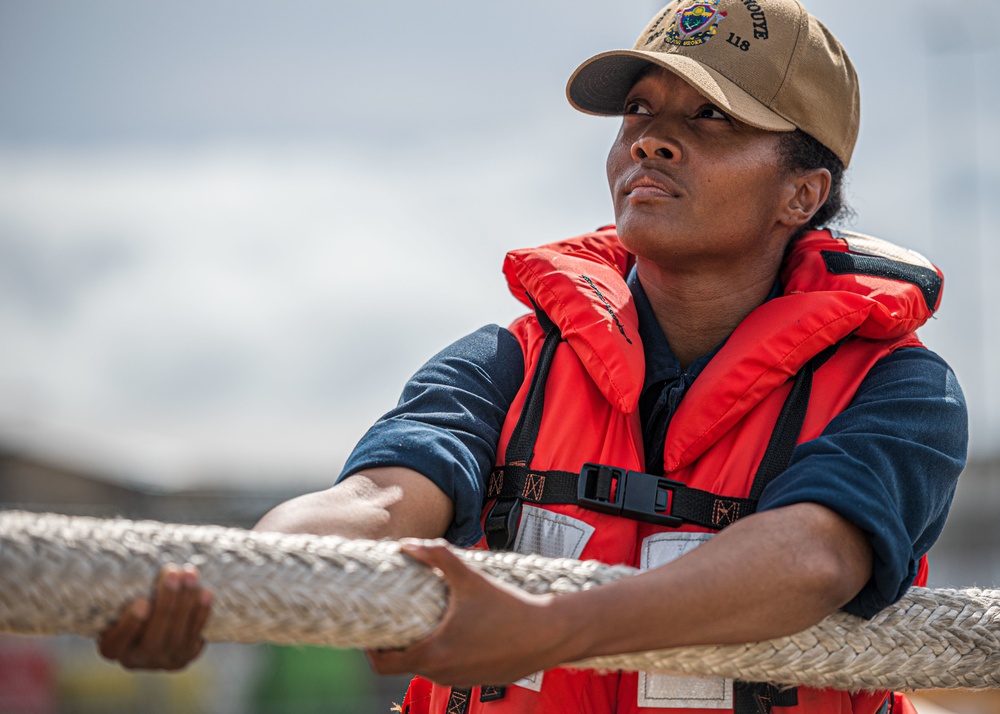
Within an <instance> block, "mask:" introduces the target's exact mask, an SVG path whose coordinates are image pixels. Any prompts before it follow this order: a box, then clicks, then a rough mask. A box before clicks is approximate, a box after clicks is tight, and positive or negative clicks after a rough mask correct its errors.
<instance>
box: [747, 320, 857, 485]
mask: <svg viewBox="0 0 1000 714" xmlns="http://www.w3.org/2000/svg"><path fill="white" fill-rule="evenodd" d="M845 339H846V338H845ZM843 343H844V340H841V341H840V342H837V343H836V344H833V345H830V346H829V347H827V348H826V349H825V350H823V351H822V352H820V353H819V354H818V355H816V356H815V357H813V358H812V359H811V360H809V361H808V362H806V363H805V365H803V366H802V369H800V370H799V373H798V374H797V375H795V382H794V383H793V384H792V389H791V391H789V392H788V396H787V397H786V398H785V403H784V404H783V405H782V407H781V413H780V414H778V420H777V421H776V422H775V423H774V431H772V432H771V439H770V440H769V441H768V443H767V450H766V451H765V452H764V456H763V458H762V459H761V460H760V464H759V465H758V466H757V473H756V475H755V476H754V479H753V486H752V487H751V488H750V499H751V500H752V501H754V502H756V501H759V500H760V497H761V494H763V493H764V488H765V487H766V486H767V485H768V484H769V483H771V481H773V480H774V479H775V478H776V477H777V476H778V475H779V474H781V473H782V472H783V471H784V470H785V469H787V468H788V464H789V463H791V461H792V452H793V451H795V444H796V443H798V440H799V434H801V433H802V425H803V424H804V423H805V420H806V412H807V411H808V409H809V395H810V393H811V392H812V380H813V373H814V372H815V371H816V370H817V369H819V368H820V367H822V366H823V365H824V364H826V361H827V360H828V359H830V358H831V357H833V355H834V354H835V353H836V352H837V350H838V349H840V346H841V345H842V344H843Z"/></svg>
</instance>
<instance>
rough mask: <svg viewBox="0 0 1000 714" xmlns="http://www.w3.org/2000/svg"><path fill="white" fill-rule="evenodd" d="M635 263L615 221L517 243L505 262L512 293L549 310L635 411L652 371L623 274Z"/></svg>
mask: <svg viewBox="0 0 1000 714" xmlns="http://www.w3.org/2000/svg"><path fill="white" fill-rule="evenodd" d="M634 263H635V258H634V256H632V255H631V254H630V253H629V252H628V251H626V250H625V248H623V247H622V245H621V243H619V242H618V236H617V233H615V231H614V229H613V228H606V229H602V230H600V231H597V232H595V233H589V234H587V235H584V236H580V237H579V238H574V239H571V240H567V241H562V242H559V243H552V244H550V245H546V246H543V247H541V248H532V249H527V250H515V251H511V252H510V253H508V254H507V259H506V260H505V262H504V274H505V275H506V276H507V281H508V284H509V286H510V290H511V292H512V293H513V294H514V297H516V298H518V299H519V300H520V301H521V302H523V303H524V304H526V305H528V306H529V307H535V306H537V307H538V308H539V309H541V310H542V311H543V312H544V313H545V314H546V315H548V317H549V319H550V320H552V321H553V322H554V323H555V324H556V325H557V326H558V327H559V330H560V331H561V333H562V336H563V339H565V340H566V341H567V342H568V343H569V344H570V346H571V347H572V348H573V350H574V351H575V352H576V353H577V354H578V355H579V356H580V359H581V360H582V362H583V364H584V365H585V366H586V369H587V372H588V373H589V374H590V377H591V379H593V380H594V382H595V383H596V384H597V385H598V387H599V388H600V390H601V393H602V394H603V395H604V397H605V398H606V399H607V400H608V402H609V403H610V404H611V405H613V406H614V407H615V409H617V410H618V411H620V412H623V413H625V414H631V413H632V412H633V411H635V408H636V405H637V404H638V403H639V394H640V392H641V391H642V384H643V381H644V379H645V373H646V359H645V356H644V354H643V351H642V343H641V341H640V340H639V316H638V313H637V312H636V308H635V302H634V300H633V298H632V292H631V291H630V290H629V288H628V285H626V283H625V280H624V277H625V276H626V275H627V274H628V271H629V270H631V268H632V265H634ZM532 303H534V304H532Z"/></svg>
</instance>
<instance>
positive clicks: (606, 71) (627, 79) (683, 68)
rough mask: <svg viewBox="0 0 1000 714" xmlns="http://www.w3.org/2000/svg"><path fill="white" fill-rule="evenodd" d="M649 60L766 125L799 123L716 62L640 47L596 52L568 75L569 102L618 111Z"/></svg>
mask: <svg viewBox="0 0 1000 714" xmlns="http://www.w3.org/2000/svg"><path fill="white" fill-rule="evenodd" d="M650 64H654V65H659V66H660V67H663V68H664V69H666V70H668V71H670V72H673V73H674V74H676V75H677V76H678V77H680V78H681V79H683V80H684V81H685V82H687V83H688V84H690V85H691V86H692V87H694V88H695V89H696V90H698V92H700V93H701V94H703V95H704V96H705V97H707V98H708V99H709V100H711V101H712V103H714V104H715V105H717V106H718V107H719V109H721V110H722V111H724V112H726V113H727V114H729V115H730V116H732V117H734V118H736V119H739V120H740V121H742V122H744V123H746V124H749V125H750V126H754V127H757V128H758V129H765V130H767V131H794V129H795V125H794V124H792V123H791V122H790V121H788V120H787V119H785V118H784V117H782V116H781V115H779V114H776V113H775V112H773V111H771V110H770V109H768V108H767V107H765V106H764V105H763V104H761V103H760V102H759V101H757V100H756V99H754V98H753V97H752V96H750V95H749V94H748V93H747V92H745V91H744V90H743V89H741V88H740V87H739V86H738V85H736V84H734V83H733V82H731V81H730V80H728V79H726V78H725V77H723V76H722V75H721V74H719V73H718V72H716V71H715V70H714V69H712V68H711V67H706V66H705V65H703V64H701V63H700V62H698V61H696V60H693V59H691V58H690V57H686V56H684V55H678V54H669V53H662V52H642V51H640V50H612V51H610V52H603V53H601V54H599V55H595V56H593V57H591V58H590V59H589V60H587V61H586V62H584V63H583V64H581V65H580V66H579V67H578V68H577V70H576V71H575V72H574V73H573V76H572V77H570V78H569V82H568V83H567V85H566V97H567V98H568V99H569V103H570V104H572V105H573V106H574V107H576V108H577V109H579V110H580V111H581V112H586V113H587V114H600V115H603V116H616V115H620V114H621V113H622V110H623V109H624V107H625V98H626V97H627V96H628V93H629V91H630V90H631V89H632V85H633V84H635V80H636V77H638V76H639V73H640V72H642V70H643V69H645V68H646V67H648V66H649V65H650Z"/></svg>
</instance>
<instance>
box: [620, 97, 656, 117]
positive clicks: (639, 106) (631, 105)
mask: <svg viewBox="0 0 1000 714" xmlns="http://www.w3.org/2000/svg"><path fill="white" fill-rule="evenodd" d="M622 113H623V114H645V115H651V114H652V112H651V111H649V107H647V106H646V105H645V104H643V103H642V102H641V101H640V100H638V99H626V100H625V108H624V109H623V110H622Z"/></svg>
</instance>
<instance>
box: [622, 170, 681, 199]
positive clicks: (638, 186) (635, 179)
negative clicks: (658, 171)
mask: <svg viewBox="0 0 1000 714" xmlns="http://www.w3.org/2000/svg"><path fill="white" fill-rule="evenodd" d="M680 195H681V191H680V188H679V187H678V186H677V184H676V183H674V182H673V181H672V180H670V179H669V178H668V177H666V176H662V175H654V174H651V173H649V172H646V171H642V172H637V173H634V174H632V175H631V176H630V177H629V178H628V180H627V181H626V182H625V196H626V197H628V198H678V197H679V196H680Z"/></svg>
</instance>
